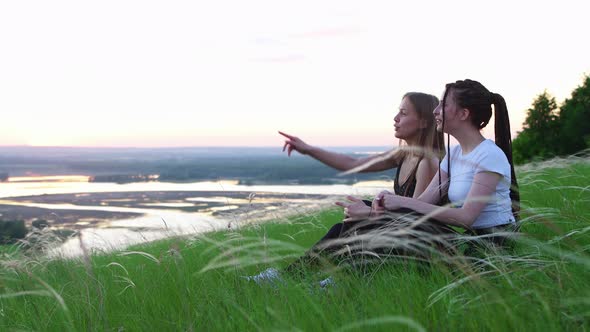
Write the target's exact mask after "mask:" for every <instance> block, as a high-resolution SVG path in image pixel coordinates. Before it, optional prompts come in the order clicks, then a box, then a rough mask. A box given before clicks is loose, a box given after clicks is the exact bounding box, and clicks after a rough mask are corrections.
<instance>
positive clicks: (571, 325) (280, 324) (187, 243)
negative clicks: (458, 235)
mask: <svg viewBox="0 0 590 332" xmlns="http://www.w3.org/2000/svg"><path fill="white" fill-rule="evenodd" d="M519 179H520V184H521V195H522V199H523V216H524V218H523V227H522V231H523V232H522V233H523V236H522V237H521V238H520V239H519V241H518V243H517V245H516V247H515V248H514V250H512V251H510V252H500V253H490V254H488V255H487V256H485V257H483V258H481V259H471V260H466V259H464V258H458V257H452V258H450V259H446V260H445V261H440V262H438V263H434V264H432V265H425V264H419V263H417V262H412V261H397V262H393V263H389V264H383V265H379V266H373V267H371V268H365V269H358V270H354V271H351V270H343V269H341V270H338V269H337V270H334V271H330V272H325V273H315V272H310V273H308V274H307V275H305V276H304V278H303V279H297V278H289V276H284V283H280V284H277V285H272V284H267V285H262V286H259V285H257V284H256V283H254V282H252V281H247V280H244V279H243V278H241V276H243V275H251V274H255V273H257V272H259V271H261V270H264V269H265V268H267V267H269V266H273V267H278V268H281V267H284V266H285V265H286V264H288V263H289V262H290V261H292V260H293V259H294V258H295V257H298V256H299V255H301V254H302V253H303V252H304V251H305V249H306V248H308V247H309V246H310V245H311V244H313V243H314V242H315V241H316V240H317V239H318V238H319V237H320V236H321V235H322V234H323V233H324V232H325V231H326V229H327V228H329V227H330V226H331V225H332V224H333V223H335V222H338V221H339V220H340V219H341V218H342V214H341V212H340V211H339V210H336V209H334V210H327V211H323V212H321V213H318V214H315V215H303V216H299V217H296V218H292V219H289V220H281V221H280V222H276V223H265V224H260V225H254V226H251V227H247V228H243V229H241V230H239V231H226V232H217V233H210V234H206V235H205V236H200V237H195V238H174V239H169V240H166V241H160V242H156V243H151V244H146V245H142V246H137V247H134V248H130V249H128V250H127V251H124V252H119V253H112V254H108V255H98V256H86V257H84V258H82V259H81V260H79V261H63V260H47V259H43V258H34V257H23V256H22V253H20V252H14V251H7V252H6V251H5V252H3V253H2V255H3V258H2V260H1V262H0V263H1V267H0V330H14V331H16V330H38V331H64V330H66V331H86V330H90V331H98V330H100V331H104V330H106V331H158V330H159V331H170V330H172V331H176V330H178V331H180V330H189V331H208V330H223V331H226V330H234V331H248V330H305V331H309V330H313V331H316V330H341V331H348V330H366V329H367V328H369V329H371V330H383V331H391V330H418V331H421V330H437V331H456V330H481V331H504V330H527V331H539V330H543V331H561V330H586V329H588V328H590V286H588V282H587V280H589V277H590V256H589V254H588V248H590V236H589V232H588V231H589V230H590V204H589V202H590V186H589V185H590V163H589V162H588V160H587V159H581V160H577V161H576V160H573V161H572V160H569V161H564V160H561V161H552V162H549V163H543V164H537V165H528V166H526V167H523V168H521V169H520V170H519ZM328 274H329V275H332V276H333V278H334V280H335V283H336V284H335V285H333V286H330V287H327V288H321V287H319V285H318V282H317V281H318V280H320V279H322V278H324V277H325V276H327V275H328Z"/></svg>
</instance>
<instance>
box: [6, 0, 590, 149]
mask: <svg viewBox="0 0 590 332" xmlns="http://www.w3.org/2000/svg"><path fill="white" fill-rule="evenodd" d="M589 13H590V1H570V0H565V1H515V0H511V1H504V0H496V1H474V0H471V1H369V0H367V1H343V0H338V1H321V0H313V1H306V0H298V1H279V0H274V1H258V0H245V1H238V0H236V1H227V0H221V1H148V0H133V1H132V0H116V1H110V0H103V1H82V0H75V1H62V0H51V1H47V0H43V1H2V2H1V3H0V45H1V47H2V49H1V52H0V111H1V112H2V113H1V114H2V121H0V145H2V146H7V145H35V146H102V147H107V146H112V147H168V146H170V147H180V146H183V147H185V146H281V145H282V139H281V137H279V135H278V134H277V133H276V131H277V130H283V131H286V132H288V133H292V134H296V135H298V136H300V137H301V138H304V139H305V140H306V141H308V142H310V143H313V144H317V145H323V146H353V145H364V146H376V145H378V146H384V145H391V144H392V143H393V142H394V138H393V133H394V132H393V128H392V124H393V116H394V114H395V112H396V109H397V108H398V106H399V102H400V98H401V96H402V95H403V94H404V93H405V92H407V91H422V92H428V93H432V94H435V95H437V96H440V94H441V93H442V91H443V87H444V84H445V83H447V82H451V81H455V80H458V79H464V78H472V79H476V80H479V81H480V82H482V83H483V84H484V85H486V87H488V88H489V89H490V90H492V91H494V92H496V93H500V94H502V95H503V96H504V98H505V99H506V101H507V103H508V109H509V111H510V114H511V121H512V127H513V128H512V129H513V132H516V131H517V130H519V129H520V126H521V124H522V122H523V120H524V117H525V112H526V109H527V108H529V106H530V105H531V102H532V101H533V99H534V98H535V97H536V96H537V95H538V94H540V93H542V92H543V91H544V90H545V89H547V91H548V92H549V93H551V94H552V95H554V96H555V97H556V98H557V100H558V102H562V101H563V100H564V99H565V98H567V97H569V95H570V93H571V91H572V90H573V89H574V88H576V87H577V86H578V85H580V84H581V83H582V78H583V76H584V75H585V74H590V43H589V42H588V41H589V38H590V36H589V33H590V30H589V28H588V26H589V16H588V15H589ZM489 127H490V130H493V129H492V127H493V126H489ZM490 133H491V132H486V136H489V137H491V134H490Z"/></svg>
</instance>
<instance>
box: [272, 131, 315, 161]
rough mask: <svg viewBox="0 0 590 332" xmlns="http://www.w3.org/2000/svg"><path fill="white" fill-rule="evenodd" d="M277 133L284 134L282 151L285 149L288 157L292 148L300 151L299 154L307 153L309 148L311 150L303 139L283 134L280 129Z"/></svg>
mask: <svg viewBox="0 0 590 332" xmlns="http://www.w3.org/2000/svg"><path fill="white" fill-rule="evenodd" d="M279 134H281V135H283V136H285V137H286V138H287V139H286V140H285V145H283V151H285V149H287V155H288V156H289V157H290V156H291V152H292V151H293V150H295V151H297V152H299V153H301V154H308V153H309V150H311V146H310V145H309V144H307V143H305V142H304V141H302V140H301V139H300V138H299V137H296V136H292V135H289V134H285V133H284V132H282V131H279Z"/></svg>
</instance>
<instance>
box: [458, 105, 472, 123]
mask: <svg viewBox="0 0 590 332" xmlns="http://www.w3.org/2000/svg"><path fill="white" fill-rule="evenodd" d="M470 113H471V111H469V109H467V108H463V109H461V111H460V112H459V119H461V120H467V118H468V117H469V114H470Z"/></svg>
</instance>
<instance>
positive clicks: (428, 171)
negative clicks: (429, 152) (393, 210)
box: [412, 158, 438, 198]
mask: <svg viewBox="0 0 590 332" xmlns="http://www.w3.org/2000/svg"><path fill="white" fill-rule="evenodd" d="M437 170H438V159H437V158H423V159H422V160H420V164H418V169H417V170H416V188H415V189H414V195H413V196H412V197H414V198H418V197H420V195H422V193H423V192H424V191H425V190H426V188H427V187H428V185H429V184H430V182H432V179H433V178H434V175H435V174H436V172H437Z"/></svg>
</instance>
